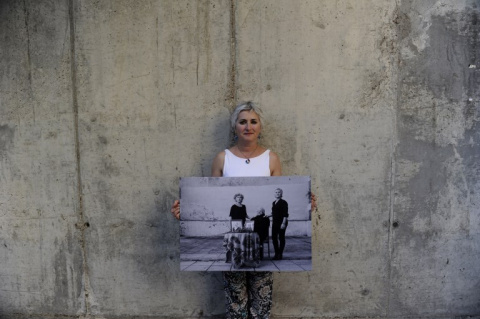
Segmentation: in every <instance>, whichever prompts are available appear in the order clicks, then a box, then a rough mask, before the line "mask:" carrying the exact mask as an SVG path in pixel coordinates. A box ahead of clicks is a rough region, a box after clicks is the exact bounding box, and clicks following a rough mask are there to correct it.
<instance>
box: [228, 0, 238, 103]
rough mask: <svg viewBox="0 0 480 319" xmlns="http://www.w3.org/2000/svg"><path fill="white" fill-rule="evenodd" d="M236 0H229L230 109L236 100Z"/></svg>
mask: <svg viewBox="0 0 480 319" xmlns="http://www.w3.org/2000/svg"><path fill="white" fill-rule="evenodd" d="M235 14H236V0H230V66H229V79H228V93H227V101H228V104H229V106H230V108H231V109H233V108H234V107H235V104H236V102H237V73H236V72H237V26H236V19H235Z"/></svg>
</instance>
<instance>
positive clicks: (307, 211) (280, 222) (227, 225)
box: [180, 176, 312, 271]
mask: <svg viewBox="0 0 480 319" xmlns="http://www.w3.org/2000/svg"><path fill="white" fill-rule="evenodd" d="M310 187H311V186H310V177H309V176H272V177H185V178H181V179H180V198H181V202H182V206H181V216H182V218H181V221H180V269H181V270H182V271H309V270H311V269H312V223H311V192H310Z"/></svg>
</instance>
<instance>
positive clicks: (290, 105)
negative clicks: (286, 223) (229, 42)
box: [237, 1, 396, 317]
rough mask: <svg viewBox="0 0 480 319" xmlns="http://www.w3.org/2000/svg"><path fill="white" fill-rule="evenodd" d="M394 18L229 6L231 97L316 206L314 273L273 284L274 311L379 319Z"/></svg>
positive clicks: (388, 12)
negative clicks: (262, 123) (243, 104)
mask: <svg viewBox="0 0 480 319" xmlns="http://www.w3.org/2000/svg"><path fill="white" fill-rule="evenodd" d="M394 9H395V6H394V5H392V4H390V5H389V4H385V3H383V4H380V3H378V2H375V1H355V2H354V1H301V2H295V1H247V2H240V3H239V4H238V7H237V37H238V49H237V52H238V53H237V60H238V67H237V70H238V97H239V99H242V98H243V97H251V98H253V99H254V100H258V101H259V103H260V106H261V107H263V109H264V112H265V114H266V123H267V124H266V127H265V136H266V138H265V141H266V143H268V145H269V146H271V148H272V150H274V151H276V152H278V154H279V156H280V158H282V160H283V163H284V172H285V174H292V175H293V174H311V175H312V191H313V192H314V193H316V194H317V196H318V197H319V208H318V211H319V213H317V214H315V213H314V214H313V215H312V224H313V238H314V241H313V244H312V250H313V258H314V259H313V263H314V266H313V269H314V270H313V271H312V272H311V273H309V274H295V275H289V274H288V275H285V274H282V275H279V276H276V277H275V293H274V313H275V314H282V315H285V316H289V317H295V316H299V315H300V316H314V317H315V316H377V315H381V314H383V313H385V310H386V305H387V295H386V294H385V292H386V291H387V287H388V267H387V264H388V256H389V251H388V227H385V225H388V220H389V210H390V201H389V186H390V183H391V181H390V176H391V161H392V151H393V140H394V136H395V132H394V116H393V115H394V112H393V110H394V106H395V105H394V101H395V95H394V85H395V84H396V77H395V74H394V71H395V68H396V66H395V64H394V62H395V59H394V58H392V52H391V50H390V48H389V47H388V44H389V43H392V41H394V33H395V32H394V31H395V30H394V29H392V28H393V26H392V25H391V23H390V21H391V19H392V17H393V15H394ZM366 16H368V19H366V18H365V17H366ZM294 286H301V287H302V288H301V289H298V290H295V292H293V291H292V287H294Z"/></svg>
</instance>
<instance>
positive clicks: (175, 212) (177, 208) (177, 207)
mask: <svg viewBox="0 0 480 319" xmlns="http://www.w3.org/2000/svg"><path fill="white" fill-rule="evenodd" d="M170 211H171V212H172V215H173V217H175V218H176V219H178V220H180V201H179V200H178V199H177V200H175V201H174V202H173V205H172V209H171V210H170Z"/></svg>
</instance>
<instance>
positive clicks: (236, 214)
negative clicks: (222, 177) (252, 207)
mask: <svg viewBox="0 0 480 319" xmlns="http://www.w3.org/2000/svg"><path fill="white" fill-rule="evenodd" d="M233 199H234V200H235V204H233V205H232V208H230V220H234V219H241V220H242V227H243V226H245V220H246V219H247V218H248V219H250V217H248V215H247V207H246V206H245V205H243V204H242V202H243V195H242V194H240V193H239V194H235V196H233Z"/></svg>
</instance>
